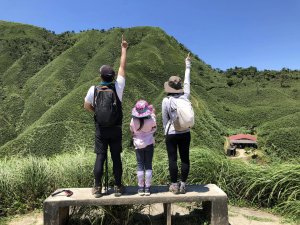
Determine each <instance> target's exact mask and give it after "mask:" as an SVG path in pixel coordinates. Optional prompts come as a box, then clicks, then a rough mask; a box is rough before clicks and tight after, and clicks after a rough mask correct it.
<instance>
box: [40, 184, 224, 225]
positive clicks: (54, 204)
mask: <svg viewBox="0 0 300 225" xmlns="http://www.w3.org/2000/svg"><path fill="white" fill-rule="evenodd" d="M63 189H69V190H71V191H73V195H72V196H71V197H66V196H65V195H64V194H63V193H62V194H58V195H56V196H54V197H51V196H50V197H48V198H47V199H46V200H45V201H44V225H50V224H51V225H61V224H65V222H66V221H67V219H68V215H69V206H91V205H93V206H101V205H134V204H144V205H149V204H153V203H163V204H164V208H165V211H166V215H167V224H168V225H170V224H171V203H175V202H202V205H203V209H204V210H205V211H206V212H207V214H208V216H209V218H210V223H211V224H212V225H228V208H227V195H226V194H225V192H223V191H222V190H221V189H220V188H219V187H218V186H216V185H214V184H206V185H188V186H187V189H186V190H187V193H186V194H179V195H174V194H173V193H170V192H169V191H168V186H153V187H152V188H151V195H150V196H139V195H138V194H137V187H136V186H129V187H125V192H124V194H123V195H122V196H121V197H115V196H114V195H113V190H109V193H108V195H104V196H103V197H101V198H94V196H93V195H92V192H91V188H63ZM58 190H60V189H58Z"/></svg>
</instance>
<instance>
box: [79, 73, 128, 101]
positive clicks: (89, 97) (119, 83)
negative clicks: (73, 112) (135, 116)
mask: <svg viewBox="0 0 300 225" xmlns="http://www.w3.org/2000/svg"><path fill="white" fill-rule="evenodd" d="M115 87H116V92H117V95H118V97H119V99H120V101H121V102H122V98H123V92H124V88H125V78H124V77H123V76H121V75H118V77H117V80H116V81H115ZM94 91H95V86H91V87H90V89H89V90H88V92H87V94H86V96H85V98H84V101H85V102H87V103H90V104H91V105H92V106H94V105H93V103H94Z"/></svg>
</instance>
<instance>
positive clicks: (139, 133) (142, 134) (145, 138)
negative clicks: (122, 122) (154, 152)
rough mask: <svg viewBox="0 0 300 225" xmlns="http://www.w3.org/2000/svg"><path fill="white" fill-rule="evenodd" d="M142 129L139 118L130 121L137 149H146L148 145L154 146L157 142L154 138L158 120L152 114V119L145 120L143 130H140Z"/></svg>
mask: <svg viewBox="0 0 300 225" xmlns="http://www.w3.org/2000/svg"><path fill="white" fill-rule="evenodd" d="M139 127H140V121H139V119H137V118H132V119H131V121H130V131H131V133H132V136H133V144H134V146H135V148H136V149H141V148H145V147H146V146H148V145H151V144H154V143H155V140H154V137H153V134H154V132H155V131H156V118H155V115H154V114H152V115H151V118H149V119H145V120H144V126H143V128H142V129H141V130H138V129H139Z"/></svg>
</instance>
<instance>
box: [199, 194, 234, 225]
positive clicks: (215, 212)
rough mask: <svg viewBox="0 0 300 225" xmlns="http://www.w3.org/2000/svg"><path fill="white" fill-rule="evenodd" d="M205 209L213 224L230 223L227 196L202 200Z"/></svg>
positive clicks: (222, 224)
mask: <svg viewBox="0 0 300 225" xmlns="http://www.w3.org/2000/svg"><path fill="white" fill-rule="evenodd" d="M202 207H203V211H204V213H205V214H206V216H207V218H208V219H209V221H210V224H211V225H228V224H229V222H228V208H227V198H226V199H225V198H224V199H216V200H214V201H206V202H202Z"/></svg>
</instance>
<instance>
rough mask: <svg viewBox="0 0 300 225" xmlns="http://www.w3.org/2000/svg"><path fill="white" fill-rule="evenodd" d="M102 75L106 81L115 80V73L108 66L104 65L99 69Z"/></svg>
mask: <svg viewBox="0 0 300 225" xmlns="http://www.w3.org/2000/svg"><path fill="white" fill-rule="evenodd" d="M99 72H100V75H101V77H102V79H103V80H104V81H107V82H111V81H113V80H114V78H115V75H116V73H115V71H114V70H113V69H112V68H111V67H110V66H108V65H103V66H101V67H100V69H99Z"/></svg>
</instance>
